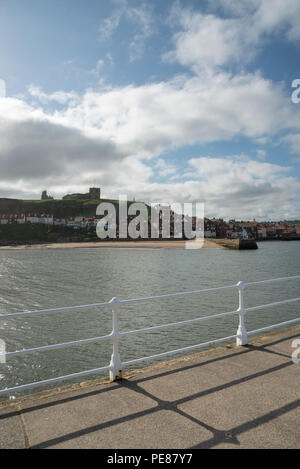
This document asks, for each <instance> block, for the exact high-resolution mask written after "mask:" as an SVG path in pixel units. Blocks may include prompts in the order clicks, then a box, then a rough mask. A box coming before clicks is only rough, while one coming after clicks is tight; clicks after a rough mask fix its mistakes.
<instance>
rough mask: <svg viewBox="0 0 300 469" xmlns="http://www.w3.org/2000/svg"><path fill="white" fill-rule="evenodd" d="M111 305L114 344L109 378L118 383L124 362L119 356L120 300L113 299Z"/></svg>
mask: <svg viewBox="0 0 300 469" xmlns="http://www.w3.org/2000/svg"><path fill="white" fill-rule="evenodd" d="M110 303H111V304H112V305H113V308H112V314H113V318H112V324H113V329H112V333H111V338H112V343H113V353H112V356H111V361H110V366H111V370H110V372H109V378H110V380H111V381H116V380H118V379H122V362H121V359H120V355H119V337H120V333H119V326H118V313H119V310H120V300H119V299H118V298H113V299H112V300H111V301H110Z"/></svg>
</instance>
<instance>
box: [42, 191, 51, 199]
mask: <svg viewBox="0 0 300 469" xmlns="http://www.w3.org/2000/svg"><path fill="white" fill-rule="evenodd" d="M41 200H53V197H51V195H48V194H47V191H43V192H42V197H41Z"/></svg>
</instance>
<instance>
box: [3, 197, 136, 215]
mask: <svg viewBox="0 0 300 469" xmlns="http://www.w3.org/2000/svg"><path fill="white" fill-rule="evenodd" d="M102 202H111V203H113V204H114V205H115V206H116V208H117V207H118V205H119V201H118V200H109V199H101V200H100V201H99V200H21V199H0V214H4V215H9V214H12V213H24V214H25V215H28V214H29V213H36V214H37V215H42V214H46V213H49V214H51V215H53V216H54V218H67V217H75V216H85V217H89V216H93V215H96V209H97V206H98V205H99V203H102ZM129 203H130V202H129Z"/></svg>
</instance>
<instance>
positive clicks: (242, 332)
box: [236, 282, 248, 346]
mask: <svg viewBox="0 0 300 469" xmlns="http://www.w3.org/2000/svg"><path fill="white" fill-rule="evenodd" d="M237 287H238V290H239V308H238V310H237V312H238V313H239V326H238V330H237V336H238V337H237V338H236V345H238V346H240V345H247V344H248V334H247V330H246V327H245V320H244V318H245V313H246V311H245V307H244V288H245V287H244V283H243V282H238V284H237Z"/></svg>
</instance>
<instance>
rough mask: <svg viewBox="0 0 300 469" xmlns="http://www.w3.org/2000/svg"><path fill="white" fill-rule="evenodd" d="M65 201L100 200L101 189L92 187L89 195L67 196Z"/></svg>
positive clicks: (64, 198)
mask: <svg viewBox="0 0 300 469" xmlns="http://www.w3.org/2000/svg"><path fill="white" fill-rule="evenodd" d="M63 200H100V188H99V187H90V189H89V192H88V193H87V194H67V195H65V196H64V197H63Z"/></svg>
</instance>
